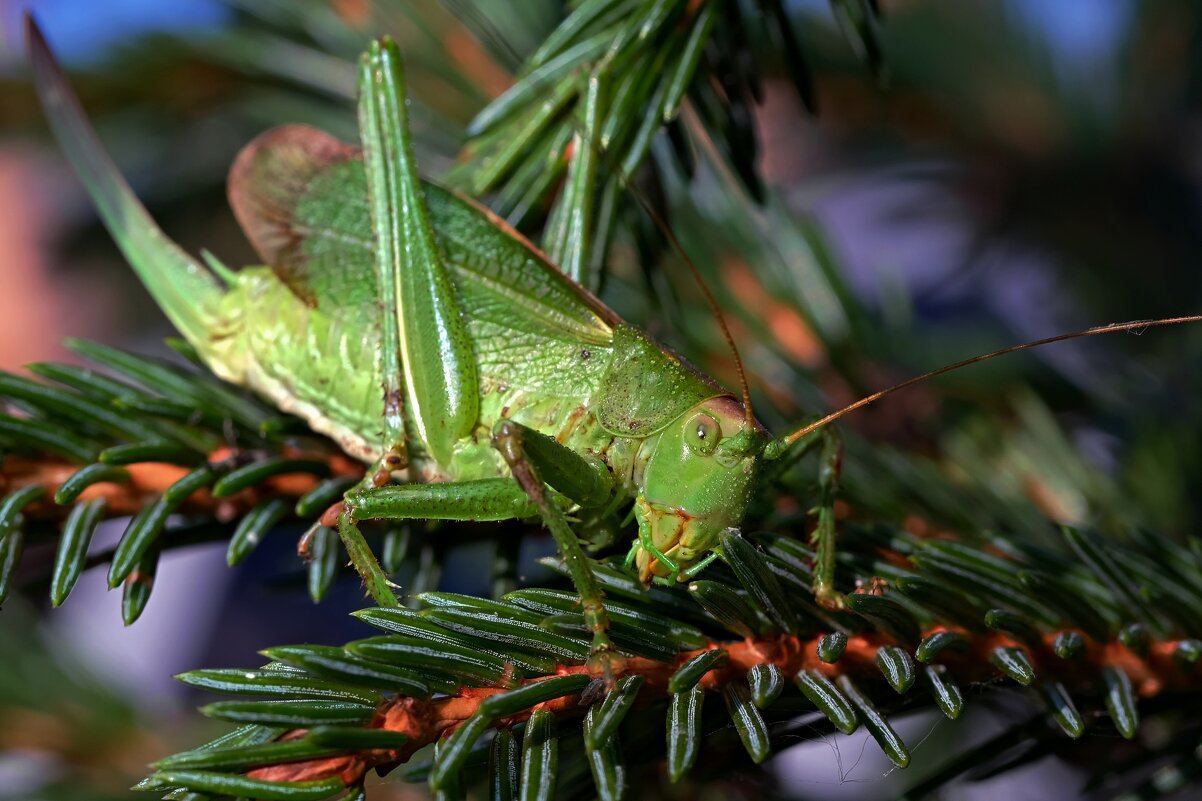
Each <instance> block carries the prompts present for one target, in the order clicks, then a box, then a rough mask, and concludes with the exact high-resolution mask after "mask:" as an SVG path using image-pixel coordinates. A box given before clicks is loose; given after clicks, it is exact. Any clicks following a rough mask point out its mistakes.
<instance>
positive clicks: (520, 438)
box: [492, 420, 621, 682]
mask: <svg viewBox="0 0 1202 801" xmlns="http://www.w3.org/2000/svg"><path fill="white" fill-rule="evenodd" d="M532 434H535V432H532V431H531V430H530V429H528V428H525V427H524V426H521V425H518V424H517V423H514V422H512V421H509V420H501V421H500V422H498V423H497V425H496V426H495V427H494V428H493V433H492V443H493V446H494V447H495V448H496V449H497V450H498V451H500V453H501V456H502V457H503V458H504V459H505V462H506V464H508V465H509V469H510V470H511V471H512V473H513V477H514V478H515V479H516V480H517V482H518V484H519V485H520V486H521V488H522V489H523V490H524V491H525V493H526V494H527V495H528V496H529V497H530V500H531V501H532V502H533V504H534V506H535V507H536V508H537V509H538V512H539V515H540V516H541V517H542V519H543V523H544V524H545V525H546V526H547V528H548V529H550V531H551V536H552V537H554V538H555V545H556V546H557V547H558V549H559V553H560V555H561V556H562V557H563V560H564V564H565V565H566V566H567V569H568V575H569V576H570V577H571V579H572V583H573V584H574V585H575V586H576V592H577V593H579V594H580V605H581V608H582V610H583V612H584V624H585V625H586V626H587V627H588V628H589V630H590V631H592V633H593V647H592V653H591V654H590V656H589V669H590V670H592V671H593V672H594V673H600V674H602V675H603V676H604V677H605V680H606V681H607V682H612V681H613V676H614V671H615V670H616V669H617V668H620V666H621V658H620V657H619V656H618V654H617V652H616V651H615V650H614V646H613V643H612V642H611V641H610V639H609V615H608V614H607V613H606V611H605V593H604V592H603V591H602V589H601V584H600V582H598V581H597V577H596V576H595V575H594V574H593V570H592V568H591V567H589V560H588V557H587V556H586V555H585V553H584V549H583V548H581V547H580V540H579V539H577V537H576V534H575V533H574V532H573V531H572V528H571V526H569V525H568V521H567V518H566V517H565V516H564V513H563V510H562V509H560V508H559V506H558V505H556V503H555V502H554V501H553V500H552V499H551V498H550V497H548V495H547V484H546V483H544V482H543V479H542V477H541V476H540V474H539V469H538V466H536V464H535V462H543V463H544V466H545V468H549V469H552V470H554V469H555V465H554V464H553V463H552V464H546V462H547V460H546V459H545V458H539V457H540V456H542V454H541V453H540V452H539V451H538V450H536V449H531V448H528V447H527V446H528V444H534V442H536V441H537V440H533V438H532V437H531V436H530V435H532ZM536 436H537V435H536ZM536 448H537V446H536ZM564 450H567V449H564ZM568 453H571V452H570V451H568ZM572 456H573V457H575V458H577V459H579V458H580V457H578V456H576V455H575V454H572Z"/></svg>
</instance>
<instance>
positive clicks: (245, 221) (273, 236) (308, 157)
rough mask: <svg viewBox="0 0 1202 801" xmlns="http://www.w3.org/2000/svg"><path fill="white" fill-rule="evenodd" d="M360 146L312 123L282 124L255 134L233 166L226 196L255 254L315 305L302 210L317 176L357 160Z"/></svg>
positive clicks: (306, 300)
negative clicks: (299, 225) (300, 226)
mask: <svg viewBox="0 0 1202 801" xmlns="http://www.w3.org/2000/svg"><path fill="white" fill-rule="evenodd" d="M358 155H359V149H358V148H357V147H354V146H352V145H348V144H347V143H345V142H342V141H340V140H338V139H336V138H334V137H333V136H331V135H330V134H328V133H326V132H325V131H321V130H319V129H317V128H313V127H311V126H308V125H282V126H280V127H278V128H272V129H271V130H269V131H266V132H264V133H262V134H260V135H259V136H257V137H255V138H254V139H253V140H252V141H251V142H250V143H249V144H247V145H246V146H245V147H243V148H242V150H241V151H240V152H239V153H238V157H237V158H236V159H234V163H233V165H232V166H231V167H230V172H229V179H228V183H227V188H226V195H227V197H228V198H229V204H230V208H231V209H233V212H234V217H235V218H236V219H237V220H238V224H239V225H240V226H241V227H242V231H243V232H244V233H245V234H246V238H247V239H248V240H250V244H251V246H252V247H254V249H255V252H256V253H258V254H259V256H260V258H262V259H263V263H264V264H267V265H268V266H270V267H271V268H272V270H273V271H274V272H275V273H276V275H277V276H279V278H280V280H281V281H283V282H284V283H285V284H287V285H288V287H289V288H290V289H291V290H292V291H293V292H295V293H296V294H297V296H298V297H300V298H301V299H302V300H303V301H305V302H306V303H308V304H309V305H314V304H315V303H316V298H315V297H314V295H313V293H312V291H311V290H310V288H309V285H308V280H307V273H306V270H305V254H304V250H303V244H304V241H303V236H302V234H301V233H300V232H299V231H297V230H296V228H295V226H294V221H295V219H296V209H297V205H298V204H299V203H300V201H301V200H302V199H303V198H304V197H305V194H306V193H307V192H308V189H309V186H310V184H311V183H312V181H313V179H314V178H316V177H317V176H318V175H320V174H321V173H322V172H324V171H325V170H328V169H329V168H330V167H332V166H334V165H336V164H339V163H341V162H344V161H348V160H350V159H353V158H356V157H357V156H358Z"/></svg>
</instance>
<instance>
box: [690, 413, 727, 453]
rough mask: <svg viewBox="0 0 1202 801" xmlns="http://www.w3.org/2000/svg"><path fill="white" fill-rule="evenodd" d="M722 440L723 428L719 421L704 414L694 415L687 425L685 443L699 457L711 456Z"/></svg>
mask: <svg viewBox="0 0 1202 801" xmlns="http://www.w3.org/2000/svg"><path fill="white" fill-rule="evenodd" d="M720 439H722V428H721V427H720V426H719V425H718V421H717V420H715V419H714V418H712V417H710V416H709V415H708V414H705V413H704V412H701V413H698V414H695V415H693V417H692V418H691V419H690V420H689V422H687V423H685V428H684V441H685V444H686V445H688V446H689V450H691V451H692V452H693V453H695V454H697V455H698V456H709V455H710V454H711V453H713V452H714V449H715V448H717V447H718V440H720Z"/></svg>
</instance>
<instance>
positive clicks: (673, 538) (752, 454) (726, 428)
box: [634, 395, 766, 583]
mask: <svg viewBox="0 0 1202 801" xmlns="http://www.w3.org/2000/svg"><path fill="white" fill-rule="evenodd" d="M765 441H766V436H765V433H764V431H763V429H761V428H760V427H759V425H758V424H756V423H755V422H754V421H752V422H748V420H747V414H746V412H745V410H744V408H743V406H742V404H740V403H739V402H738V401H737V400H736V399H734V398H733V397H731V396H729V395H723V396H719V397H716V398H709V399H708V400H705V401H702V402H700V403H698V404H696V405H695V406H693V407H691V408H690V409H688V410H687V411H686V412H685V413H684V414H682V415H680V416H679V417H678V418H676V419H675V420H673V421H672V422H671V423H669V424H668V425H667V426H666V427H665V428H664V429H663V430H662V431H661V432H660V434H659V435H658V436H657V437H654V438H652V439H651V440H650V441H649V442H648V443H647V445H649V446H650V447H651V449H652V451H651V453H650V454H649V455H648V456H647V457H646V458H647V461H646V466H645V468H644V471H643V476H642V485H641V487H640V491H639V494H638V497H637V498H636V499H635V505H634V512H635V518H636V519H637V520H638V525H639V541H638V544H637V545H636V546H635V551H634V560H635V564H636V565H637V567H638V571H639V576H640V578H641V579H642V580H643V582H644V583H646V582H649V581H651V579H652V578H655V577H661V578H668V579H683V578H686V577H687V576H689V575H690V573H689V568H691V567H693V566H695V565H697V564H698V563H699V562H701V561H702V560H703V559H705V557H706V556H707V555H708V554H709V552H710V551H711V550H712V549H713V548H714V546H715V545H716V544H717V542H718V535H719V534H720V533H721V532H722V531H723V530H724V529H727V528H731V527H735V526H738V525H739V524H740V523H741V522H742V520H743V514H744V512H745V511H746V509H747V502H748V498H749V496H750V493H751V490H752V483H753V480H754V478H755V470H756V463H757V461H758V457H759V454H760V452H761V451H762V450H763V446H764V443H765Z"/></svg>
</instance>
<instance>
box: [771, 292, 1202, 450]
mask: <svg viewBox="0 0 1202 801" xmlns="http://www.w3.org/2000/svg"><path fill="white" fill-rule="evenodd" d="M1197 322H1202V314H1191V315H1186V316H1183V317H1165V318H1161V319H1158V320H1133V321H1131V322H1127V323H1110V324H1109V325H1099V326H1094V327H1093V328H1086V329H1085V330H1083V331H1074V332H1073V333H1071V334H1058V335H1057V336H1054V337H1045V338H1044V339H1036V340H1034V341H1031V342H1024V343H1022V344H1021V345H1011V346H1010V347H1007V348H1002V349H1001V350H995V351H992V352H990V353H982V354H981V355H979V356H973V357H972V358H970V359H963V360H961V361H958V362H955V363H954V364H949V365H945V366H943V367H940V368H938V369H937V370H931V371H930V372H927V373H923V374H922V375H918V376H914V377H913V378H909V379H906V380H905V381H902V382H901V383H900V384H894V385H893V386H891V387H888V388H886V389H882V390H880V391H878V392H874V393H872V394H871V395H865V396H864V397H863V398H860V399H859V400H858V401H856V402H855V403H852V404H850V405H848V406H844V407H843V408H842V409H839V410H838V411H834V412H831V413H830V414H828V415H826V416H825V417H820V418H819V419H817V420H814V421H813V422H810V423H805V424H804V425H802V426H801V427H799V428H797V429H794V430H793V431H791V432H789V433H788V434H784V435H782V436H780V437H777V438H776V439H774V440H772V441H771V442H770V443H768V446H767V448H766V449H765V451H764V458H765V459H777V458H780V457H781V456H782V455H783V454H784V453H785V451H787V450H788V449H789V447H790V446H791V445H793V444H794V443H796V442H797V441H798V440H800V439H801V438H802V437H804V436H806V435H807V434H810V433H813V432H814V431H817V430H818V429H820V428H823V427H825V426H827V425H830V424H831V423H833V422H835V421H836V420H838V419H839V418H841V417H844V416H846V415H849V414H851V413H852V412H854V411H856V410H857V409H862V408H864V407H865V406H867V405H868V404H870V403H874V402H876V401H878V400H880V399H881V398H884V397H886V396H887V395H892V394H893V393H894V392H897V391H898V390H902V389H905V388H906V387H910V386H913V385H915V384H921V383H922V382H924V381H929V380H930V379H932V378H935V377H936V376H941V375H943V374H944V373H950V372H952V371H953V370H959V369H960V368H962V367H968V366H969V365H973V364H977V363H978V362H986V361H989V360H990V359H996V358H997V357H998V356H1005V355H1006V354H1008V353H1017V352H1018V351H1020V350H1029V349H1031V348H1038V347H1040V346H1041V345H1050V344H1051V343H1053V342H1061V341H1063V340H1066V339H1080V338H1082V337H1093V336H1098V335H1099V334H1115V333H1118V332H1120V331H1136V330H1141V329H1146V328H1158V327H1160V326H1165V325H1180V324H1182V323H1197Z"/></svg>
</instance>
